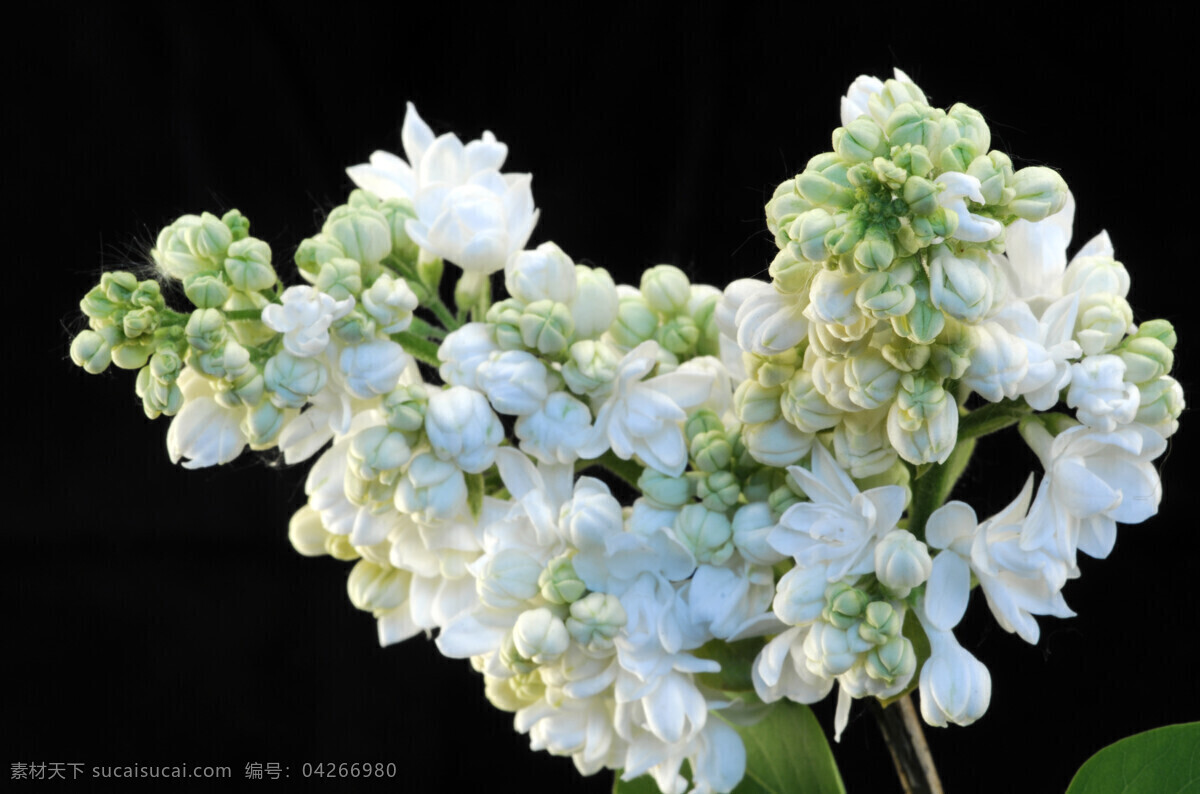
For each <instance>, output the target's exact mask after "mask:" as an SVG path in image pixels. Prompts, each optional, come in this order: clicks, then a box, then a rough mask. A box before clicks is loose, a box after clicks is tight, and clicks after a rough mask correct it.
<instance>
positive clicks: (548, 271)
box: [504, 243, 576, 304]
mask: <svg viewBox="0 0 1200 794" xmlns="http://www.w3.org/2000/svg"><path fill="white" fill-rule="evenodd" d="M504 286H505V288H506V289H507V290H508V294H509V295H511V296H513V297H514V298H516V299H517V300H519V301H521V302H522V303H527V304H528V303H533V302H534V301H540V300H551V301H555V302H557V303H566V304H570V303H572V302H573V301H574V300H575V290H576V284H575V263H574V262H572V261H571V257H569V256H567V255H566V254H565V253H564V252H563V250H562V249H561V248H559V247H558V246H557V245H555V244H554V243H542V244H541V245H539V246H538V247H537V249H536V250H533V251H519V252H517V253H515V254H513V255H512V256H511V257H510V258H509V260H508V264H506V265H505V266H504Z"/></svg>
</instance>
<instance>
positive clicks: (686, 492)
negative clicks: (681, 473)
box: [638, 468, 695, 510]
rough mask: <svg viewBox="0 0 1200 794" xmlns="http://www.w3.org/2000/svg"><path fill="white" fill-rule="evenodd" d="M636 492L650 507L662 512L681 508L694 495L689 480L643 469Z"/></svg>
mask: <svg viewBox="0 0 1200 794" xmlns="http://www.w3.org/2000/svg"><path fill="white" fill-rule="evenodd" d="M638 490H639V491H641V492H642V498H643V499H645V500H646V501H648V502H649V503H650V504H651V505H652V506H654V507H658V508H662V509H664V510H673V509H675V508H679V507H683V506H684V505H685V504H687V503H688V502H690V501H692V497H693V496H694V495H695V487H694V485H693V481H692V479H691V478H689V477H672V476H670V475H667V474H663V473H661V472H658V471H655V470H654V469H650V468H646V469H643V470H642V474H641V476H640V477H638Z"/></svg>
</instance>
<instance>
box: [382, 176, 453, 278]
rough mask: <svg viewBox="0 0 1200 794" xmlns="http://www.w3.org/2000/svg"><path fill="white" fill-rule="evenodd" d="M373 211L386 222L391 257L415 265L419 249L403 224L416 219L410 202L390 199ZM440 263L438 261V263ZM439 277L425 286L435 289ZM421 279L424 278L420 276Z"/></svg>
mask: <svg viewBox="0 0 1200 794" xmlns="http://www.w3.org/2000/svg"><path fill="white" fill-rule="evenodd" d="M374 209H375V211H376V212H378V213H379V214H380V215H382V216H383V219H384V221H386V222H387V225H388V231H389V232H390V233H391V237H392V256H394V257H396V258H397V259H399V260H400V261H401V262H407V263H417V261H418V256H419V254H420V248H419V247H418V246H417V244H416V243H414V242H413V240H412V238H411V237H409V236H408V230H407V229H406V228H405V224H407V223H408V222H409V221H410V220H416V217H417V213H416V211H415V210H414V209H413V205H412V202H411V201H409V200H408V199H400V198H390V199H387V200H385V201H381V202H379V206H377V207H375V208H374ZM440 261H441V260H438V262H439V263H440ZM440 275H441V274H440V273H439V274H438V278H434V279H432V280H429V281H426V282H425V284H426V286H429V287H436V286H437V284H438V282H439V281H441V278H440ZM422 278H424V277H423V276H422Z"/></svg>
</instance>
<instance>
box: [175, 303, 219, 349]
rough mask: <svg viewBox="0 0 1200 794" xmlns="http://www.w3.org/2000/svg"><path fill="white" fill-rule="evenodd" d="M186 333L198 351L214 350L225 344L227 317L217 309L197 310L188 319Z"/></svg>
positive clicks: (190, 343)
mask: <svg viewBox="0 0 1200 794" xmlns="http://www.w3.org/2000/svg"><path fill="white" fill-rule="evenodd" d="M184 333H185V334H186V336H187V343H188V344H189V345H191V346H192V347H194V348H195V349H196V350H199V351H200V352H202V353H205V352H208V351H209V350H214V349H216V348H218V347H220V346H221V345H222V344H223V343H224V342H225V338H226V334H225V317H224V315H222V314H221V312H220V311H218V310H217V309H197V310H196V311H194V312H192V316H191V317H189V318H188V322H187V326H186V327H185V329H184Z"/></svg>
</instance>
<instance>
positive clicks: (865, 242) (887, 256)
mask: <svg viewBox="0 0 1200 794" xmlns="http://www.w3.org/2000/svg"><path fill="white" fill-rule="evenodd" d="M895 258H896V248H895V246H893V245H892V238H891V235H890V234H888V233H887V230H885V229H884V228H883V227H881V226H870V227H868V228H867V231H866V234H864V235H863V239H862V240H861V241H859V243H858V245H856V246H854V262H855V264H857V265H858V267H859V268H860V269H862V270H864V271H867V272H870V271H877V270H886V269H887V268H888V266H890V265H891V264H892V260H893V259H895Z"/></svg>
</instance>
